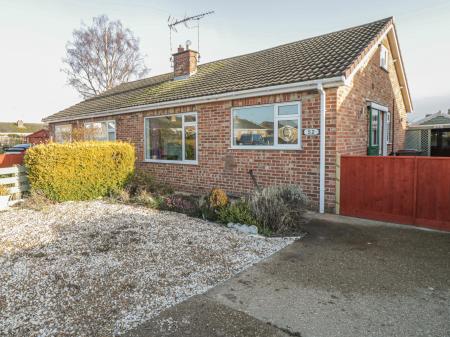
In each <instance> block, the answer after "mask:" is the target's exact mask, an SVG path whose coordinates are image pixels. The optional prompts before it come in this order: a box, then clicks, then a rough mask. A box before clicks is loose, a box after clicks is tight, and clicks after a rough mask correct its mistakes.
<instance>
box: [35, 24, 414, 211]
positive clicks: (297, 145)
mask: <svg viewBox="0 0 450 337" xmlns="http://www.w3.org/2000/svg"><path fill="white" fill-rule="evenodd" d="M198 59H199V58H198V53H197V52H196V51H194V50H190V49H189V48H186V49H184V48H183V47H181V46H180V47H179V48H178V52H177V53H175V54H174V55H173V65H174V71H173V72H171V73H167V74H163V75H158V76H154V77H151V78H146V79H142V80H139V81H134V82H129V83H124V84H121V85H119V86H117V87H115V88H113V89H111V90H108V91H106V92H104V93H102V94H100V95H98V96H96V97H93V98H90V99H87V100H85V101H83V102H81V103H78V104H76V105H74V106H71V107H69V108H67V109H65V110H63V111H60V112H58V113H55V114H54V115H51V116H49V117H47V118H45V119H44V121H45V122H48V123H49V124H50V130H51V134H52V136H53V137H54V139H55V140H56V141H61V140H64V139H63V138H64V137H63V135H64V134H67V132H68V131H70V130H74V129H77V128H85V127H90V128H95V129H97V130H98V131H99V132H98V137H99V139H119V140H124V141H130V142H132V143H133V144H135V146H136V151H137V157H138V160H137V164H136V165H137V166H138V167H139V168H142V169H144V170H148V171H149V172H151V173H152V174H153V175H154V176H155V177H156V178H157V179H158V180H160V181H162V182H165V183H167V184H170V185H171V186H173V187H174V188H175V189H177V190H182V191H186V192H193V193H199V192H204V191H206V190H209V189H210V188H212V187H220V188H223V189H225V190H226V191H227V192H229V193H232V194H236V195H239V194H244V193H246V192H248V191H250V190H252V189H253V188H254V186H253V180H252V177H251V176H250V174H252V175H253V177H254V178H256V180H257V182H258V184H259V185H263V186H264V185H270V184H286V183H292V184H298V185H300V186H301V187H302V188H303V190H304V191H305V192H306V193H307V194H308V195H309V197H310V199H311V200H312V202H313V203H314V205H315V206H316V207H318V208H319V210H320V211H321V212H323V211H324V210H328V211H334V209H335V201H336V162H337V159H338V157H339V155H341V154H355V155H367V154H369V155H387V154H389V153H391V152H393V151H395V150H396V149H401V148H403V143H404V139H405V129H406V113H407V112H409V111H411V109H412V104H411V98H410V93H409V89H408V83H407V80H406V76H405V70H404V67H403V62H402V58H401V53H400V49H399V45H398V40H397V34H396V30H395V25H394V22H393V19H392V18H387V19H383V20H379V21H376V22H372V23H369V24H365V25H361V26H358V27H353V28H349V29H345V30H341V31H338V32H333V33H329V34H325V35H321V36H317V37H313V38H309V39H305V40H301V41H298V42H293V43H288V44H284V45H281V46H277V47H273V48H270V49H266V50H262V51H258V52H254V53H251V54H246V55H241V56H236V57H232V58H227V59H223V60H219V61H214V62H210V63H205V64H202V65H198V64H197V63H198Z"/></svg>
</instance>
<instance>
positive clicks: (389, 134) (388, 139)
mask: <svg viewBox="0 0 450 337" xmlns="http://www.w3.org/2000/svg"><path fill="white" fill-rule="evenodd" d="M388 126H389V127H388ZM391 127H392V125H391V113H390V112H386V131H387V134H386V143H387V144H392V139H391V138H392V130H391Z"/></svg>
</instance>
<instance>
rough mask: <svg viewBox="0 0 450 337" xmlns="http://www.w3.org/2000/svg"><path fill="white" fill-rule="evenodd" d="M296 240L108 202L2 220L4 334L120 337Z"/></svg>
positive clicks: (14, 212) (18, 213) (4, 215)
mask: <svg viewBox="0 0 450 337" xmlns="http://www.w3.org/2000/svg"><path fill="white" fill-rule="evenodd" d="M292 240H293V239H287V238H262V237H255V236H248V235H245V234H240V233H238V232H235V231H233V230H230V229H227V228H225V227H223V226H220V225H217V224H213V223H210V222H207V221H203V220H200V219H197V218H191V217H188V216H186V215H183V214H179V213H172V212H165V211H156V210H152V209H148V208H143V207H136V206H130V205H123V204H114V203H107V202H104V201H93V202H66V203H62V204H56V205H51V206H48V207H47V208H44V210H42V211H33V210H26V209H11V210H9V211H6V212H0V316H1V317H2V319H1V320H0V335H2V336H3V335H8V336H56V335H58V336H60V335H71V336H112V335H119V334H121V333H123V332H125V331H126V330H129V329H130V328H132V327H135V326H137V325H138V324H140V323H142V322H143V321H145V320H147V319H149V318H151V317H153V316H155V315H156V314H158V313H159V312H160V311H161V310H163V309H165V308H167V307H170V306H172V305H174V304H176V303H178V302H181V301H183V300H184V299H186V298H188V297H190V296H192V295H195V294H199V293H202V292H205V291H206V290H207V289H208V288H210V287H212V286H214V285H216V284H217V283H219V282H221V281H223V280H225V279H227V278H229V277H231V276H232V275H233V274H235V273H237V272H239V271H241V270H243V269H245V268H246V267H248V266H250V265H251V264H254V263H256V262H258V261H259V260H261V259H263V258H265V257H267V256H269V255H271V254H273V253H274V252H276V251H278V250H279V249H281V248H283V247H285V246H286V245H288V244H289V243H291V242H292Z"/></svg>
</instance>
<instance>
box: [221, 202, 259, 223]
mask: <svg viewBox="0 0 450 337" xmlns="http://www.w3.org/2000/svg"><path fill="white" fill-rule="evenodd" d="M218 220H219V221H220V222H222V223H225V224H226V223H229V222H233V223H240V224H246V225H255V226H258V222H257V220H256V218H255V216H254V215H253V213H252V210H251V209H250V205H249V204H248V202H247V201H246V200H244V199H239V200H236V201H235V202H232V203H230V204H229V205H228V206H227V207H223V208H222V209H220V210H219V214H218Z"/></svg>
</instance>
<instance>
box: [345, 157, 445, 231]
mask: <svg viewBox="0 0 450 337" xmlns="http://www.w3.org/2000/svg"><path fill="white" fill-rule="evenodd" d="M340 213H341V214H342V215H348V216H356V217H360V218H368V219H375V220H381V221H390V222H398V223H403V224H411V225H416V226H422V227H430V228H436V229H441V230H447V231H450V158H444V157H362V156H342V157H341V178H340Z"/></svg>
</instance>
